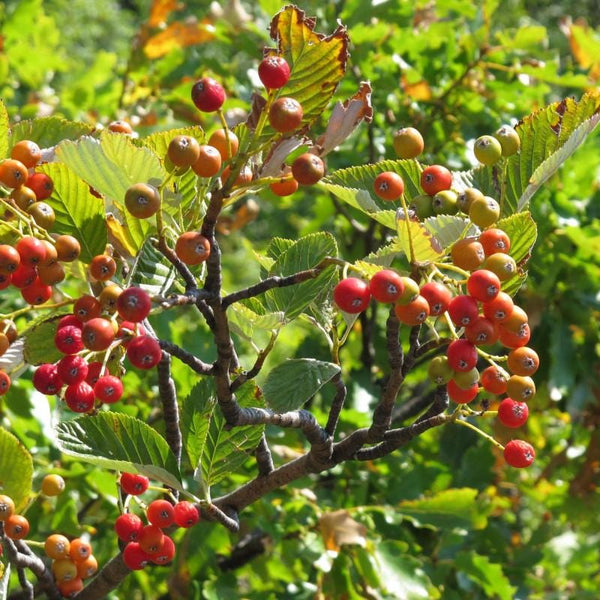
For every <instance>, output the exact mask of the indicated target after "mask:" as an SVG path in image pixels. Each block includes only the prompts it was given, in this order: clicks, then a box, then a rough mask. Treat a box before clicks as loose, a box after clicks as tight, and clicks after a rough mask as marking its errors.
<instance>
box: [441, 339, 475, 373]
mask: <svg viewBox="0 0 600 600" xmlns="http://www.w3.org/2000/svg"><path fill="white" fill-rule="evenodd" d="M446 355H447V356H448V364H449V365H450V367H452V369H454V370H455V371H470V370H471V369H472V368H473V367H474V366H475V365H476V364H477V350H476V348H475V346H474V345H473V344H471V342H469V341H468V340H454V341H453V342H450V345H449V346H448V349H447V351H446Z"/></svg>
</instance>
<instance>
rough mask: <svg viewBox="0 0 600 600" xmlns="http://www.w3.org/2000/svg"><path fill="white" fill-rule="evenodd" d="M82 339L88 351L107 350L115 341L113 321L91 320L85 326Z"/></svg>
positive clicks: (99, 318)
mask: <svg viewBox="0 0 600 600" xmlns="http://www.w3.org/2000/svg"><path fill="white" fill-rule="evenodd" d="M81 339H82V340H83V344H84V345H85V347H86V348H87V349H88V350H93V351H94V352H100V351H102V350H106V349H107V348H108V347H109V346H110V345H111V344H112V342H113V340H114V339H115V328H114V326H113V324H112V322H111V321H109V320H108V319H103V318H102V317H95V318H93V319H90V320H89V321H87V322H86V323H84V325H83V329H82V331H81Z"/></svg>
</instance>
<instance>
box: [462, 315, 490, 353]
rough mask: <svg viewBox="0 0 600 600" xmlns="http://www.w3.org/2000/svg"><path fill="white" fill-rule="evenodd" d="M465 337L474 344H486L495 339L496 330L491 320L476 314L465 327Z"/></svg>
mask: <svg viewBox="0 0 600 600" xmlns="http://www.w3.org/2000/svg"><path fill="white" fill-rule="evenodd" d="M465 337H466V338H467V339H468V340H469V341H470V342H471V343H472V344H475V345H476V346H487V345H490V344H494V343H495V342H496V341H497V339H498V331H497V330H496V325H495V324H494V322H493V321H490V319H488V318H486V317H482V316H477V317H476V318H475V319H474V320H473V321H471V323H469V324H468V325H467V326H466V327H465Z"/></svg>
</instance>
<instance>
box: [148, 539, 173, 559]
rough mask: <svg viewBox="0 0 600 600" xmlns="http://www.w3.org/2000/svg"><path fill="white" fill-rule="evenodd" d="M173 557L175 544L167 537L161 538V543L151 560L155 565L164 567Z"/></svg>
mask: <svg viewBox="0 0 600 600" xmlns="http://www.w3.org/2000/svg"><path fill="white" fill-rule="evenodd" d="M174 556H175V544H174V543H173V540H172V539H171V538H170V537H169V536H168V535H165V536H163V539H162V542H161V544H160V547H159V549H158V551H157V552H156V553H155V554H153V555H152V556H151V560H152V562H153V563H154V564H156V565H166V564H168V563H170V562H171V561H172V560H173V557H174Z"/></svg>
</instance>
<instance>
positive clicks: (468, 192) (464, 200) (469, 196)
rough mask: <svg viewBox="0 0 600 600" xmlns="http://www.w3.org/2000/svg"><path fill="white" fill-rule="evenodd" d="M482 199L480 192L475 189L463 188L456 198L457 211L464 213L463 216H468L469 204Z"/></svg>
mask: <svg viewBox="0 0 600 600" xmlns="http://www.w3.org/2000/svg"><path fill="white" fill-rule="evenodd" d="M483 197H484V196H483V193H482V192H480V191H479V190H478V189H477V188H465V189H464V190H463V191H462V192H460V193H459V194H458V197H457V198H456V204H457V206H458V210H460V211H462V212H464V213H465V214H468V213H469V208H471V204H473V201H475V200H479V199H481V198H483Z"/></svg>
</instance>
